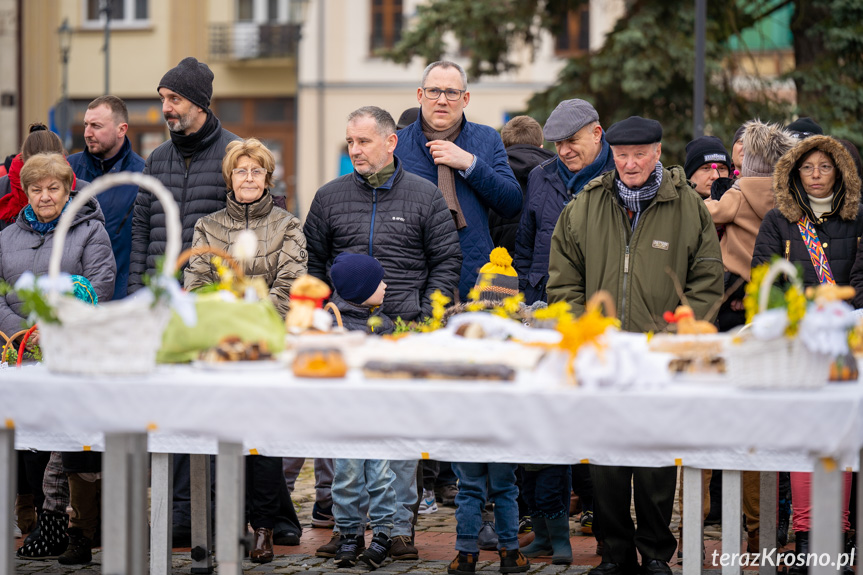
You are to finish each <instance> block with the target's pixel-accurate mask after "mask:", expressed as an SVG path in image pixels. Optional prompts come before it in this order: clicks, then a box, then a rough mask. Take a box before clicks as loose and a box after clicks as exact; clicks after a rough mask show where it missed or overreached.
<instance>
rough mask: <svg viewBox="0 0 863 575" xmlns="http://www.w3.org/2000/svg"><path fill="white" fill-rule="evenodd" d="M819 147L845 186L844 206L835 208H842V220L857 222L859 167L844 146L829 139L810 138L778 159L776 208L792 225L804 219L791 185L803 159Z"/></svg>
mask: <svg viewBox="0 0 863 575" xmlns="http://www.w3.org/2000/svg"><path fill="white" fill-rule="evenodd" d="M816 148H817V149H818V150H820V151H822V152H824V153H825V154H827V155H829V156H830V157H831V158H833V163H834V164H836V169H837V170H838V173H837V174H836V177H837V181H840V182H842V185H843V187H844V197H843V198H842V200H841V202H842V205H841V206H836V207H837V208H838V209H839V211H838V214H839V217H840V218H842V219H843V220H848V221H853V220H855V219H856V218H857V211H858V209H859V205H860V176H859V175H858V174H857V167H856V166H855V165H854V160H853V159H852V158H851V154H849V153H848V150H846V149H845V146H843V145H842V144H841V143H839V142H838V141H837V140H834V139H833V138H831V137H830V136H810V137H809V138H806V139H805V140H802V141H801V142H800V143H798V144H797V145H796V146H794V148H792V149H791V150H789V151H788V152H787V153H786V154H785V155H783V156H782V158H780V159H779V162H777V164H776V171H775V172H774V174H773V194H774V198H775V205H776V208H777V209H778V210H779V212H780V213H781V214H782V215H783V216H784V217H785V219H787V220H788V221H789V222H796V221H797V220H799V219H800V218H801V217H802V216H803V208H802V207H801V206H800V204H799V201H798V200H797V198H796V197H795V194H794V192H793V191H792V189H791V184H792V179H793V176H794V174H795V172H796V171H797V164H798V163H799V161H800V158H802V157H803V156H805V155H806V154H807V153H809V152H810V151H811V150H814V149H816Z"/></svg>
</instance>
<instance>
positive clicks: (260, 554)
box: [250, 527, 273, 563]
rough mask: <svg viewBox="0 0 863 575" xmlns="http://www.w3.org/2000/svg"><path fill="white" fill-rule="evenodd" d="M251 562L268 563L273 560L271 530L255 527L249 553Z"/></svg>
mask: <svg viewBox="0 0 863 575" xmlns="http://www.w3.org/2000/svg"><path fill="white" fill-rule="evenodd" d="M250 558H251V560H252V563H269V562H270V561H272V560H273V530H272V529H267V528H266V527H258V528H257V529H255V535H254V547H253V548H252V553H251V554H250Z"/></svg>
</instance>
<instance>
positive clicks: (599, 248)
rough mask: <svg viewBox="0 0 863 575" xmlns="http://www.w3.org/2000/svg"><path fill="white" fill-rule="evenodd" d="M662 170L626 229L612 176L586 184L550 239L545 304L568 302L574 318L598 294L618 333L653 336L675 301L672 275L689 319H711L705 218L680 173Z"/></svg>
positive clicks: (718, 265) (715, 285) (710, 237)
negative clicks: (602, 293)
mask: <svg viewBox="0 0 863 575" xmlns="http://www.w3.org/2000/svg"><path fill="white" fill-rule="evenodd" d="M663 169H664V173H663V177H662V183H661V185H660V186H659V190H658V191H657V193H656V197H655V198H654V200H653V202H651V204H650V205H649V206H648V207H647V208H646V209H645V210H644V212H642V214H641V217H640V218H639V220H638V225H637V226H636V228H635V230H634V231H633V230H632V229H631V225H630V220H629V216H628V215H627V212H626V208H625V207H623V205H622V204H621V203H620V201H619V199H618V194H617V191H616V189H615V184H614V178H615V177H616V176H617V170H613V171H610V172H606V173H605V174H603V175H602V176H599V177H597V178H595V179H593V180H591V181H590V183H588V184H587V185H586V186H585V187H584V189H583V190H582V192H581V193H580V194H579V195H578V196H577V197H576V198H575V200H573V201H572V202H570V203H569V205H567V206H566V208H565V209H564V210H563V213H561V215H560V219H559V220H558V221H557V226H556V227H555V229H554V234H553V236H552V239H551V254H550V259H549V270H548V274H549V278H548V302H549V303H555V302H559V301H566V302H569V304H570V305H571V306H572V308H573V312H574V313H575V314H576V315H580V314H582V313H583V312H584V304H585V302H586V301H587V300H588V299H590V296H591V295H593V293H594V292H596V291H598V290H601V289H603V290H606V291H608V292H609V293H610V294H611V297H612V298H613V299H614V301H615V303H616V305H617V317H618V318H619V319H620V322H621V327H622V328H623V329H624V330H626V331H661V330H664V329H665V327H666V325H667V324H666V322H665V320H663V319H662V314H663V313H664V312H666V311H674V309H675V308H676V307H677V306H678V305H680V303H681V298H680V295H679V291H678V290H677V289H675V285H674V281H675V280H674V279H673V278H672V273H673V275H674V276H675V277H676V278H677V279H678V280H679V281H680V285H681V287H682V290H683V295H684V296H685V299H686V302H687V303H688V304H689V305H690V306H692V309H693V310H694V311H695V316H696V318H697V319H706V320H708V321H713V320H714V319H715V317H716V312H717V309H714V308H718V305H714V304H717V302H718V300H719V299H720V298H721V297H722V292H723V273H724V272H723V268H722V256H721V255H720V251H719V238H718V237H717V234H716V229H715V228H714V226H713V220H712V219H711V218H710V213H709V212H708V211H707V208H706V207H705V206H704V202H703V201H702V200H701V198H700V197H699V196H698V194H697V193H696V192H695V190H694V189H692V187H690V185H689V184H688V183H687V181H686V176H685V174H684V172H683V168H681V167H680V166H672V167H670V168H663ZM669 269H670V272H671V273H670V272H669V271H667V270H669ZM708 314H709V317H705V316H707V315H708Z"/></svg>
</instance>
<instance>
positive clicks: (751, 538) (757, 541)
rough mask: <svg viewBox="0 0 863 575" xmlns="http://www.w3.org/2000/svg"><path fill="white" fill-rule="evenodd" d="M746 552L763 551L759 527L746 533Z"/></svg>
mask: <svg viewBox="0 0 863 575" xmlns="http://www.w3.org/2000/svg"><path fill="white" fill-rule="evenodd" d="M746 552H747V553H760V552H761V536H760V533H759V530H758V529H753V530H752V531H749V532H747V533H746Z"/></svg>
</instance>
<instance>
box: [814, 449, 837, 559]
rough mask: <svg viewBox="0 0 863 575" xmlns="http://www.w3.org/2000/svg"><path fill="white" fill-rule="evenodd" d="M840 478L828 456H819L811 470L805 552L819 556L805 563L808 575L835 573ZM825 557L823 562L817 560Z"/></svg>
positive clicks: (831, 459)
mask: <svg viewBox="0 0 863 575" xmlns="http://www.w3.org/2000/svg"><path fill="white" fill-rule="evenodd" d="M843 488H844V481H843V478H842V469H840V468H839V466H838V465H837V462H836V460H835V459H833V458H831V457H823V458H819V459H818V460H817V461H816V462H815V470H814V471H813V472H812V525H811V529H810V531H809V545H810V547H809V551H810V552H812V553H814V554H815V556H816V557H818V558H819V561H818V564H817V565H810V566H809V573H810V574H811V575H827V574H828V573H836V571H837V567H836V561H837V560H838V558H839V553H840V551H843V549H842V502H843V501H844V500H845V499H844V497H843ZM822 555H823V556H824V559H827V558H828V557H829V560H828V561H826V564H824V563H825V562H822V561H821V557H822Z"/></svg>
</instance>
